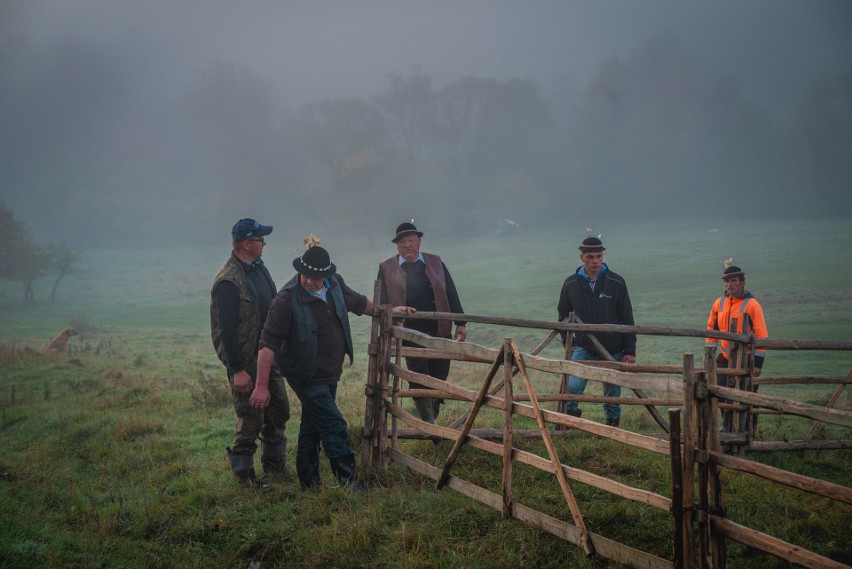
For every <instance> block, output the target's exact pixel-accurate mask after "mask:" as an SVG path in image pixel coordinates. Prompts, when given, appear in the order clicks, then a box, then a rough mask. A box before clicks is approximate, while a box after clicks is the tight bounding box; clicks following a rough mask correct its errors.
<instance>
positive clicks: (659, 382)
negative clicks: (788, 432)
mask: <svg viewBox="0 0 852 569" xmlns="http://www.w3.org/2000/svg"><path fill="white" fill-rule="evenodd" d="M395 316H396V317H397V318H399V316H400V315H399V314H396V315H395V314H394V313H393V312H392V309H391V307H390V306H383V307H381V308H380V309H379V310H378V311H377V316H376V317H374V319H373V327H372V333H371V343H370V364H369V374H368V375H369V378H368V384H367V388H366V394H367V400H366V401H367V402H366V409H365V423H364V441H363V445H362V461H363V462H364V464H365V465H369V466H371V467H372V468H377V469H385V468H387V466H388V462H389V461H390V460H393V461H395V462H398V463H400V464H403V465H405V466H407V467H408V468H410V469H412V470H414V471H416V472H418V473H420V474H422V475H423V476H426V477H429V478H431V479H433V480H435V482H436V487H437V488H438V489H441V488H444V487H449V488H452V489H454V490H456V491H458V492H461V493H463V494H465V495H466V496H469V497H471V498H473V499H475V500H477V501H479V502H481V503H483V504H485V505H488V506H490V507H492V508H494V509H496V510H498V511H500V512H501V513H502V515H503V516H505V517H512V518H516V519H519V520H522V521H525V522H527V523H530V524H532V525H534V526H537V527H539V528H541V529H543V530H545V531H547V532H549V533H551V534H553V535H555V536H557V537H559V538H561V539H565V540H567V541H569V542H571V543H574V544H576V545H578V546H580V547H582V548H583V550H584V551H585V552H586V554H588V555H590V556H591V555H596V556H599V557H602V558H606V559H610V560H613V561H616V562H619V563H625V564H628V565H631V566H634V567H645V568H658V567H659V568H664V567H684V568H690V567H696V566H699V567H702V568H703V567H713V568H722V567H725V566H726V563H727V561H726V547H725V544H726V540H735V541H738V542H741V543H744V544H746V545H748V546H750V547H754V548H756V549H760V550H762V551H765V552H767V553H770V554H772V555H775V556H778V557H780V558H782V559H785V560H787V561H789V562H791V563H796V564H799V565H803V566H806V567H826V568H827V567H848V566H846V565H843V564H842V563H839V562H837V561H834V560H831V559H828V558H826V557H824V556H821V555H818V554H816V553H813V552H811V551H808V550H806V549H803V548H801V547H799V546H796V545H793V544H790V543H786V542H784V541H782V540H780V539H778V538H775V537H772V536H770V535H767V534H764V533H761V532H758V531H756V530H753V529H751V528H748V527H746V526H744V525H740V524H739V523H736V522H734V521H731V520H729V519H728V518H727V517H726V515H725V507H724V496H723V486H722V482H721V480H722V472H723V469H724V468H727V469H732V470H736V471H739V472H745V473H749V474H751V475H755V476H759V477H761V478H764V479H767V480H771V481H773V482H777V483H779V484H784V485H787V486H792V487H794V488H798V489H799V490H802V491H805V492H811V493H814V494H817V495H820V496H824V497H827V498H830V499H832V500H836V501H839V502H842V503H844V504H845V505H846V506H852V490H850V489H849V488H847V487H844V486H841V485H837V484H833V483H830V482H826V481H823V480H819V479H815V478H812V477H807V476H802V475H799V474H795V473H791V472H786V471H782V470H779V469H776V468H773V467H770V466H767V465H764V464H761V463H758V462H754V461H750V460H747V459H745V458H742V457H741V456H731V455H730V454H726V452H725V450H726V449H728V450H731V449H734V450H735V451H736V454H742V453H743V451H744V449H745V448H752V449H756V450H775V449H776V448H777V449H780V448H810V447H809V446H808V445H807V444H804V443H808V442H812V443H816V442H822V441H810V440H808V441H799V443H800V444H799V446H798V447H797V446H795V445H792V446H778V447H775V448H769V447H764V448H760V447H759V446H755V445H757V442H756V441H754V440H753V429H752V428H751V425H752V421H751V419H750V418H751V413H752V412H754V411H755V410H758V409H760V410H772V411H774V412H778V413H790V414H795V415H799V416H804V417H808V418H810V419H813V420H814V421H818V422H824V423H829V424H835V425H841V426H844V427H852V412H849V411H843V410H838V409H834V408H833V407H834V405H835V403H836V402H837V400H838V399H839V391H838V394H837V396H836V397H832V400H831V401H829V403H828V405H827V406H826V407H820V406H816V405H809V404H807V403H801V402H795V401H788V400H785V399H780V398H777V397H771V396H767V395H758V394H757V393H754V392H753V389H752V387H751V385H753V384H750V383H748V379H750V378H753V361H750V358H751V356H750V354H751V353H752V351H753V349H754V346H755V342H754V339H753V337H751V336H750V335H738V334H731V333H727V332H709V333H708V332H707V331H704V330H677V329H670V328H652V327H638V326H633V327H623V326H606V325H591V324H582V323H579V322H576V321H574V322H572V321H564V322H561V323H555V322H542V321H535V320H522V319H512V318H501V317H492V316H481V315H470V314H466V315H464V316H463V319H464V320H466V321H468V322H477V323H484V324H496V325H501V326H512V327H521V328H533V329H541V330H545V331H547V332H548V334H547V337H546V338H545V339H544V340H543V341H542V342H541V343H539V344H538V345H537V346H535V347H534V348H533V349H532V350H531V351H530V353H523V352H522V351H521V350H520V349H519V348H518V346H517V344H516V343H515V341H514V340H513V339H511V338H505V339H504V340H503V342H502V345H501V346H500V347H499V348H487V347H484V346H480V345H476V344H473V343H459V342H455V341H452V340H446V339H440V338H433V337H429V336H426V335H424V334H421V333H419V332H415V331H413V330H409V329H406V328H402V327H400V326H397V325H395V318H394V317H395ZM408 317H415V318H425V319H450V320H453V319H457V318H462V317H461V316H460V315H454V314H447V313H418V314H416V315H411V316H408ZM396 322H399V320H396ZM562 331H565V332H567V333H568V334H569V335H570V334H571V333H577V332H582V333H587V334H592V333H594V332H602V331H620V332H632V333H637V334H653V335H668V336H692V337H705V336H708V335H710V336H714V337H718V338H727V339H729V340H731V341H733V342H736V343H737V345H738V346H740V347H742V349H741V350H740V352H739V354H740V355H739V356H737V357H738V358H739V359H736V360H733V361H735V362H738V363H737V366H736V367H733V368H730V369H726V370H719V369H717V368H716V365H715V359H714V353H713V350H706V351H705V354H704V359H703V368H702V369H696V368H695V366H694V362H693V356H692V355H685V356H684V357H683V363H682V365H680V366H659V365H636V364H619V363H606V362H601V363H597V364H593V365H590V362H583V363H580V362H572V361H568V360H565V359H558V360H555V359H549V358H545V357H542V356H540V355H538V354H539V353H541V351H542V350H543V349H544V347H545V346H547V345H548V344H549V343H550V342H551V341H552V340H553V339H554V338H555V337H556V336H557V335H558V334H559V333H560V332H562ZM569 338H570V336H569ZM404 341H408V342H414V343H416V344H417V345H418V346H420V347H416V348H412V347H403V342H404ZM569 341H570V340H569ZM817 344H818V345H815V344H814V343H809V344H804V343H801V342H798V343H797V346H798V348H797V349H839V350H852V343H827V342H820V343H817ZM758 345H761V344H758ZM780 346H781V344H779V342H778V341H775V342H774V345H773V346H771V347H773V348H779V349H793V348H790V347H789V346H787V345H786V344H784V346H785V347H780ZM767 347H770V346H767ZM748 348H750V349H748ZM405 356H415V357H425V358H441V359H451V360H457V361H468V362H480V363H484V364H488V368H487V372H486V373H485V375H484V376H483V379H482V383H481V386H480V387H479V389H478V390H477V391H474V390H471V389H467V388H465V387H462V386H459V385H455V384H452V383H450V382H448V381H447V382H445V381H441V380H438V379H435V378H433V377H430V376H428V375H422V374H418V373H414V372H412V371H410V370H408V369H407V368H406V367H404V366H403V365H402V358H403V357H405ZM605 359H606V358H605ZM610 359H611V358H610ZM740 366H742V367H740ZM529 370H536V371H538V372H543V373H545V374H555V375H557V376H559V377H560V379H561V378H563V377H564V376H566V375H569V374H570V375H576V376H580V377H584V378H587V379H589V380H593V381H599V382H609V383H613V384H616V385H620V386H622V387H624V388H627V389H630V390H632V391H633V392H634V393H636V397H635V398H627V397H625V398H620V399H618V402H619V403H621V404H634V405H643V406H645V407H646V408H647V409H648V410H649V412H650V413H651V414H652V416H654V419H655V420H656V422H657V423H658V424H660V426H661V427H662V428H663V429H664V430H665V431H668V433H667V434H664V435H663V436H660V435H646V434H639V433H633V432H630V431H627V430H624V429H620V428H616V427H610V426H607V425H603V424H599V423H595V422H592V421H588V420H585V419H581V418H578V417H573V416H570V415H566V414H564V413H561V412H559V411H558V410H557V411H551V410H548V409H544V408H542V406H541V403H542V402H546V401H559V402H562V401H566V400H570V399H575V400H582V401H596V402H601V401H606V398H602V397H593V396H572V395H569V394H565V393H538V391H537V389H536V384H535V383H534V382H533V380H532V379H531V377H530V373H529ZM515 376H519V379H520V380H521V383H522V385H523V392H522V393H517V394H516V393H515V392H514V390H515V383H516V381H515V380H514V377H515ZM719 377H725V378H729V377H732V378H737V385H736V386H735V387H727V386H724V385H722V386H720V385H717V381H718V378H719ZM763 379H764V381H766V383H773V382H778V381H779V379H778V378H763ZM799 379H806V380H807V379H814V380H815V381H805V383H814V382H816V381H827V380H828V379H831V382H832V383H838V384H839V385H841V386H845V385H846V383H848V377H847V378H845V379H846V380H847V381H846V382H844V381H840V380H838V378H799ZM841 379H844V378H841ZM402 381H408V382H414V383H417V384H420V385H422V386H424V388H425V389H416V390H415V389H405V388H404V387H403V384H402ZM562 383H564V381H560V384H562ZM646 392H656V393H662V394H665V396H662V397H649V396H647V395H646ZM415 396H417V397H438V398H441V399H453V400H457V401H466V402H469V403H470V404H471V405H470V409H469V410H468V411H466V412H465V413H464V414H463V415H462V416H461V417H459V418H458V419H457V420H456V421H454V422H453V423H452V424H450V425H448V426H441V425H432V424H429V423H426V422H424V421H421V420H420V419H419V418H417V417H415V416H414V415H412V414H411V413H408V412H407V411H406V410H405V409H404V408H403V407H402V405H401V399H403V398H405V397H415ZM657 406H666V407H682V409H669V410H668V413H667V415H668V417H667V418H666V417H663V415H662V414H661V413H660V412H659V411H658V410H657V409H656V407H657ZM483 408H493V409H497V410H500V411H502V415H503V426H502V429H494V428H492V429H477V428H474V422H475V420H476V418H477V417H478V416H479V413H480V411H481V410H482V409H483ZM720 409H722V410H725V409H727V410H728V411H730V417H731V418H730V419H729V421H730V423H731V426H733V425H739V426H740V427H741V429H739V430H737V431H734V432H720V430H721V429H720V426H719V417H720ZM681 415H682V419H681ZM516 416H521V417H529V418H532V419H535V421H536V425H537V427H538V428H537V429H534V430H532V431H530V430H527V431H521V430H518V429H515V428H514V422H515V417H516ZM725 416H726V418H727V415H725ZM400 422H402V423H404V425H406V427H400V425H399V423H400ZM681 424H682V425H683V426H682V427H681ZM815 425H816V424H815ZM551 427H552V428H551ZM560 429H565V430H567V429H574V430H578V431H583V432H585V433H590V434H592V435H595V436H598V437H601V438H606V439H611V440H614V441H617V442H619V443H622V444H626V445H628V446H630V447H633V448H639V449H644V450H645V451H650V452H652V453H656V454H660V455H665V456H668V457H670V464H671V473H672V485H671V494H670V496H671V497H667V496H663V495H660V494H657V493H654V492H651V491H648V490H645V489H641V488H634V487H631V486H629V485H627V484H624V483H621V482H617V481H615V480H610V479H608V478H606V477H604V476H600V475H597V474H594V473H592V472H589V471H587V470H583V469H581V468H578V467H576V466H574V465H571V466H568V465H566V464H564V463H563V462H562V461H561V460H560V458H559V456H558V449H557V447H556V445H554V443H553V438H554V437H558V436H560V435H561V434H564V433H565V432H566V431H564V430H562V431H560ZM812 430H814V432H815V429H812ZM519 436H536V437H540V438H541V440H542V441H543V443H544V447H545V448H546V450H547V456H538V455H537V454H535V453H531V452H527V451H524V450H521V449H519V448H517V447H516V446H514V444H513V441H514V439H515V438H516V437H519ZM811 436H812V433H811ZM403 438H431V439H433V440H438V439H445V440H449V441H453V447H452V449H451V450H450V452H449V454H448V455H447V457H446V459H445V461H444V464H443V467H442V468H437V467H435V466H432V465H430V464H428V463H426V462H423V461H422V460H420V459H418V458H416V457H414V456H411V455H409V454H406V453H405V452H404V451H403V450H402V449H401V448H400V446H399V445H398V441H399V439H403ZM495 441H500V442H495ZM848 443H849V441H837V442H836V444H834V446H831V447H830V448H837V449H845V448H848V447H849V446H852V445H850V444H848ZM465 446H468V447H470V448H474V449H478V450H480V451H484V452H486V453H490V454H492V455H495V456H498V457H501V458H502V473H501V485H500V487H501V492H500V493H496V492H492V491H490V490H488V489H486V488H483V487H480V486H477V485H476V484H474V483H472V482H470V481H467V480H464V479H462V478H460V477H458V476H454V475H453V474H452V472H453V467H454V465H455V463H456V460H457V459H458V457H459V455H460V453H461V451H462V449H463V448H464V447H465ZM841 452H843V451H841ZM516 463H520V464H525V465H528V466H532V467H533V468H537V469H540V470H542V471H545V472H548V473H552V474H554V475H555V478H556V482H557V484H558V487H559V493H560V494H561V495H562V496H563V497H564V500H565V504H566V506H567V510H568V512H569V514H570V521H565V520H562V519H559V518H556V517H554V516H550V515H547V514H545V513H543V512H540V511H537V510H535V509H533V508H530V507H528V506H525V505H523V504H521V503H519V502H517V501H516V500H515V499H514V498H513V482H512V480H513V477H512V473H513V467H514V465H515V464H516ZM574 483H583V484H587V485H589V486H592V487H595V488H598V489H600V490H603V491H605V492H609V493H611V494H614V495H616V496H620V497H622V498H626V499H628V500H633V501H636V502H639V503H642V504H645V505H647V506H648V507H651V508H656V509H658V510H662V511H665V512H669V513H670V514H671V515H672V518H673V523H674V526H673V527H674V533H673V535H672V544H673V549H672V560H669V559H665V558H662V557H659V556H657V555H654V554H651V553H648V552H645V551H641V550H639V549H636V548H634V547H630V546H628V545H625V544H622V543H619V542H617V541H614V540H612V539H609V538H607V537H605V536H603V535H598V534H595V533H592V532H590V531H588V530H587V529H586V525H585V523H584V517H583V512H582V510H581V509H580V507H579V504H578V502H577V500H576V499H575V497H574V492H573V490H572V484H574ZM696 493H697V499H696Z"/></svg>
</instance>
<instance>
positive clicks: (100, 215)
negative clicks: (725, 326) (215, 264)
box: [0, 0, 852, 247]
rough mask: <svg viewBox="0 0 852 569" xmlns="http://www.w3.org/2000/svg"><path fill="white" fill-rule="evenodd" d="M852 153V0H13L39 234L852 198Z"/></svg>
mask: <svg viewBox="0 0 852 569" xmlns="http://www.w3.org/2000/svg"><path fill="white" fill-rule="evenodd" d="M850 156H852V4H850V3H849V2H846V1H845V0H837V1H818V0H812V1H808V2H802V1H798V0H796V1H787V0H760V1H757V0H754V1H744V0H736V1H714V2H684V1H682V0H665V1H663V0H643V1H627V0H624V1H607V0H595V1H592V0H589V1H573V0H554V1H549V0H548V1H536V2H507V1H485V0H475V1H473V0H457V1H435V2H417V1H406V0H403V1H391V0H385V1H360V2H349V1H325V2H324V1H317V2H307V1H304V2H303V1H299V2H296V1H284V0H281V1H256V2H251V1H244V2H234V1H220V0H169V1H165V0H146V1H136V0H37V1H33V0H12V1H9V0H0V199H2V201H4V202H5V203H6V205H7V206H8V207H9V208H10V209H11V210H12V211H13V212H14V214H15V216H16V217H17V218H18V219H19V220H20V221H23V222H24V223H25V224H26V226H27V228H28V229H29V230H30V231H31V232H32V233H33V235H34V236H35V238H36V239H38V240H48V239H49V240H57V241H63V242H68V243H72V244H75V245H78V246H81V247H101V246H104V244H105V242H107V243H109V244H110V245H121V246H125V245H126V246H140V245H142V246H162V245H168V244H171V243H173V242H174V240H175V239H176V238H178V239H180V241H181V242H182V243H186V244H199V243H209V242H217V241H218V242H225V241H226V240H227V233H228V230H229V228H230V226H231V225H232V224H233V222H234V221H235V220H236V219H238V218H240V217H246V216H249V217H257V218H259V219H261V220H262V221H263V222H264V223H271V224H274V225H275V226H276V231H278V228H282V231H283V230H285V229H286V231H287V234H288V235H294V236H295V235H304V234H306V233H308V232H313V233H319V234H321V235H322V234H329V233H337V234H339V235H351V236H354V237H369V238H374V237H380V238H383V239H384V238H385V237H386V236H387V235H389V234H391V233H392V231H393V228H394V227H395V225H396V224H397V223H399V222H401V221H403V220H406V219H410V218H412V217H414V218H416V219H417V222H418V225H421V226H423V227H428V228H429V229H430V230H431V231H434V232H438V233H445V234H449V233H457V234H459V235H463V236H485V235H491V234H495V233H501V232H506V231H507V230H515V229H516V228H517V227H520V228H521V229H522V230H526V229H528V228H535V227H553V226H556V225H557V224H562V225H573V226H596V225H597V224H598V223H599V222H600V221H601V220H608V222H612V221H613V220H618V219H626V218H631V219H636V218H640V219H641V218H648V219H660V218H667V217H677V218H697V219H703V220H708V222H711V223H712V221H711V220H714V219H742V220H747V219H750V218H760V217H784V216H809V217H820V216H852V199H850V196H849V190H850V188H852V160H850ZM507 219H510V220H512V221H513V222H515V223H516V224H518V225H509V224H508V223H507V222H506V220H507ZM223 237H224V239H223Z"/></svg>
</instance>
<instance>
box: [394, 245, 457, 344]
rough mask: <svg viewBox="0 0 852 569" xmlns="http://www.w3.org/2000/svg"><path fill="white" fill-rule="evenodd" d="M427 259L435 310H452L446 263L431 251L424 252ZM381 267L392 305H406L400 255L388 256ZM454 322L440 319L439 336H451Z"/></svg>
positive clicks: (427, 276)
mask: <svg viewBox="0 0 852 569" xmlns="http://www.w3.org/2000/svg"><path fill="white" fill-rule="evenodd" d="M423 259H424V260H425V261H426V278H427V279H429V283H430V284H431V285H432V291H433V292H434V293H435V311H436V312H450V301H449V299H448V298H447V281H446V279H445V278H444V265H443V264H442V263H441V257H439V256H438V255H432V254H431V253H423ZM379 268H381V270H382V276H383V277H384V281H385V287H387V290H388V302H390V304H391V305H392V306H404V305H405V278H406V274H405V271H404V270H403V269H402V267H401V266H399V255H394V256H392V257H388V258H387V259H385V260H384V261H382V262H381V264H380V265H379ZM452 328H453V324H452V322H450V321H449V320H438V336H441V337H449V336H450V335H451V333H452Z"/></svg>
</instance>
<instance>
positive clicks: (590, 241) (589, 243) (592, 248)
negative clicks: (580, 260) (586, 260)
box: [578, 237, 606, 253]
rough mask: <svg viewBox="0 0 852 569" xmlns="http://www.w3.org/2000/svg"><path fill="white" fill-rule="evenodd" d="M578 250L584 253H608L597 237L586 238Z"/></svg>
mask: <svg viewBox="0 0 852 569" xmlns="http://www.w3.org/2000/svg"><path fill="white" fill-rule="evenodd" d="M578 249H579V250H580V251H581V252H583V253H602V252H604V251H606V247H604V246H603V242H601V240H600V239H599V238H597V237H586V238H585V239H583V244H582V245H580V246H579V247H578Z"/></svg>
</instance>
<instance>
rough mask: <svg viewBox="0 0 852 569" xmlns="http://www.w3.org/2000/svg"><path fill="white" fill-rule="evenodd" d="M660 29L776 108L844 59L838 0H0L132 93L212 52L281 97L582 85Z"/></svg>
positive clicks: (154, 88) (177, 84)
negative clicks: (101, 52)
mask: <svg viewBox="0 0 852 569" xmlns="http://www.w3.org/2000/svg"><path fill="white" fill-rule="evenodd" d="M662 31H670V32H672V33H674V34H676V35H677V36H678V37H680V38H682V39H683V40H685V41H687V42H688V43H689V45H690V46H691V47H693V48H694V49H696V50H697V51H698V52H699V54H700V56H701V57H702V58H704V59H705V61H707V63H708V64H710V65H713V66H718V67H720V68H723V69H726V70H730V71H731V72H733V73H734V74H735V76H736V78H737V79H738V80H739V82H740V84H741V86H742V88H743V91H744V93H745V94H746V95H748V96H753V97H756V98H760V99H761V100H763V101H765V102H766V107H767V108H769V109H770V110H771V111H774V112H776V113H780V112H784V111H786V110H787V105H788V104H790V99H791V98H792V95H793V94H794V92H795V91H796V89H797V85H798V84H797V78H798V77H801V76H803V75H805V74H807V75H808V76H809V77H810V76H812V75H813V74H814V72H815V71H816V70H818V69H819V68H824V69H825V71H826V72H829V73H837V72H839V71H842V70H843V69H844V68H845V67H848V65H849V64H850V61H852V3H849V2H846V1H845V0H837V1H831V2H826V1H818V0H809V1H801V0H796V1H788V0H760V1H756V0H733V1H727V0H714V1H713V2H697V1H683V0H635V1H632V0H631V1H628V0H619V1H608V0H584V1H576V0H547V1H534V2H520V1H515V2H508V1H496V0H452V1H430V2H423V1H405V0H403V1H399V0H392V1H388V0H382V1H356V2H352V1H316V2H309V1H299V2H294V1H286V0H264V1H243V2H237V1H223V0H168V1H162V0H145V1H138V0H35V1H33V0H14V1H9V0H2V1H0V37H3V38H8V37H10V36H11V35H14V34H22V35H24V36H26V37H27V39H28V40H29V41H30V42H32V43H33V44H35V45H47V44H51V43H55V42H59V41H62V40H65V39H68V38H83V39H85V40H87V41H92V42H95V43H97V44H100V45H103V46H104V47H108V48H109V49H110V50H111V51H113V52H114V53H118V54H120V55H121V57H122V59H123V60H124V61H126V63H127V65H132V66H133V67H134V72H135V75H136V77H137V78H138V85H137V88H138V90H139V92H140V95H142V94H148V93H150V94H151V96H155V97H162V96H173V95H176V94H179V93H180V92H181V91H182V90H184V89H186V88H187V86H188V85H189V84H191V83H192V81H193V80H194V79H195V78H196V77H197V75H198V74H199V72H200V70H202V69H204V68H205V67H208V66H209V65H211V64H212V63H214V62H215V61H217V60H220V61H226V62H229V63H235V64H239V65H245V66H248V67H250V68H251V69H253V70H255V71H256V72H258V73H259V74H261V75H264V76H266V77H268V78H270V79H271V80H272V81H273V83H274V84H275V87H276V90H277V93H278V95H279V96H280V97H281V98H282V99H283V100H285V101H287V102H288V104H289V105H291V106H300V105H302V104H304V103H306V102H309V101H311V100H321V99H327V98H334V97H350V96H358V97H363V96H369V95H371V94H373V93H375V92H377V91H378V90H380V89H381V88H382V87H383V86H384V85H385V84H386V80H387V76H388V74H390V73H392V72H396V73H408V72H410V71H411V70H412V69H413V68H415V67H417V68H419V69H421V70H422V71H423V72H424V73H427V74H430V75H431V76H432V77H433V78H434V80H435V82H436V83H438V84H440V83H442V82H448V81H452V80H455V79H457V78H459V77H463V76H466V75H475V76H479V77H494V78H497V79H509V78H512V77H520V78H532V79H535V80H537V81H538V82H539V83H540V84H542V85H544V86H546V85H547V83H548V82H549V81H552V80H553V79H554V78H555V77H557V76H559V75H560V74H566V73H567V74H568V75H569V76H571V77H572V78H574V80H576V81H578V82H582V81H584V80H585V79H586V78H587V76H588V75H589V74H590V73H591V72H592V71H593V70H594V69H595V67H596V66H597V65H599V63H600V61H601V60H603V59H605V58H607V57H610V56H614V55H615V56H622V57H624V56H625V55H627V54H628V53H629V52H630V50H632V49H634V48H635V47H636V46H637V45H638V44H639V43H640V42H642V41H643V40H645V39H646V38H648V37H649V36H651V35H653V34H655V33H659V32H662ZM283 77H287V78H288V81H287V83H286V84H285V83H283V82H280V81H279V80H278V79H277V78H283Z"/></svg>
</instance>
